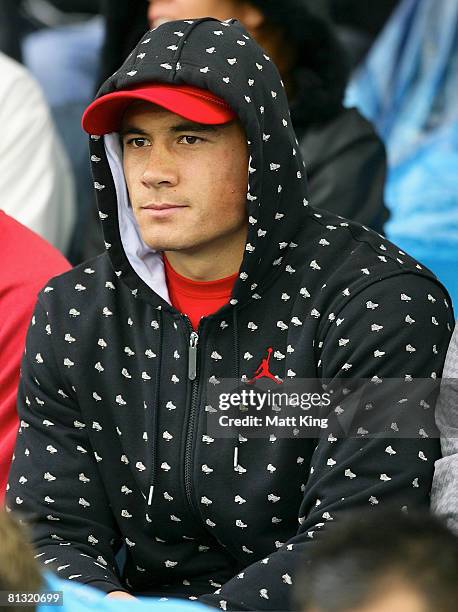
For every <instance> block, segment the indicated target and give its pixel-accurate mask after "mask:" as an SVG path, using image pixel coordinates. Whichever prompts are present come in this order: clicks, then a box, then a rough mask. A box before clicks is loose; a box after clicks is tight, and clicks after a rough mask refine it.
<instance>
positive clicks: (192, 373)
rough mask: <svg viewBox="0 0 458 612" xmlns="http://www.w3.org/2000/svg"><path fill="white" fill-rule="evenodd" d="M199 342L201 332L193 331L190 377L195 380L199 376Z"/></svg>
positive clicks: (191, 337) (189, 352)
mask: <svg viewBox="0 0 458 612" xmlns="http://www.w3.org/2000/svg"><path fill="white" fill-rule="evenodd" d="M198 342H199V334H198V333H197V332H195V331H193V332H191V336H190V337H189V351H188V378H189V380H192V381H194V380H195V379H196V376H197V344H198Z"/></svg>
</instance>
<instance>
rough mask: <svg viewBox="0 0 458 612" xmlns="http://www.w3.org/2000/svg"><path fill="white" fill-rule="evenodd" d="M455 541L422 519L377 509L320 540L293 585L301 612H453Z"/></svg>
mask: <svg viewBox="0 0 458 612" xmlns="http://www.w3.org/2000/svg"><path fill="white" fill-rule="evenodd" d="M457 576H458V537H457V536H456V535H454V534H453V533H451V532H450V531H449V530H448V529H447V528H446V527H445V526H444V525H443V524H442V523H441V522H439V520H437V519H434V518H433V517H431V516H429V515H427V514H416V513H415V512H414V513H413V514H412V513H410V512H409V513H408V514H407V513H406V514H404V513H399V512H397V513H396V512H393V511H386V510H385V511H376V510H374V511H373V512H371V513H367V514H361V513H360V514H358V513H357V514H356V515H353V516H351V517H350V516H347V517H346V518H345V517H343V518H341V520H340V522H339V523H336V524H334V525H332V526H331V527H330V529H329V530H328V532H327V533H325V534H321V536H320V538H318V539H317V541H316V543H315V548H314V550H313V552H312V554H311V556H310V559H309V561H308V562H307V563H306V564H305V563H304V567H303V570H302V572H301V573H300V575H299V576H298V577H297V578H298V579H297V580H296V589H295V594H296V608H295V609H296V610H298V611H300V612H455V611H456V607H457V601H458V581H457Z"/></svg>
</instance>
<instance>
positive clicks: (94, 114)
mask: <svg viewBox="0 0 458 612" xmlns="http://www.w3.org/2000/svg"><path fill="white" fill-rule="evenodd" d="M136 100H143V101H145V102H150V103H151V104H157V105H158V106H161V107H162V108H165V109H166V110H168V111H170V112H172V113H175V114H177V115H180V116H181V117H183V118H185V119H188V120H190V121H194V122H196V123H204V124H209V125H217V124H224V123H227V122H229V121H232V120H233V119H235V117H236V114H235V113H234V111H233V110H232V109H231V108H230V107H229V105H227V104H226V103H225V102H224V101H223V100H221V99H220V98H218V97H217V96H215V95H214V94H212V93H211V92H207V91H205V90H200V89H197V88H195V87H192V86H186V85H185V86H170V85H162V84H154V85H151V84H150V85H145V86H140V87H136V88H135V89H131V90H129V89H123V90H121V91H114V92H112V93H109V94H106V95H104V96H101V97H100V98H97V100H94V102H92V104H90V105H89V106H88V107H87V109H86V110H85V111H84V114H83V118H82V121H81V124H82V127H83V129H84V130H85V131H86V132H88V134H94V135H98V136H102V135H103V134H108V133H110V132H118V131H119V128H120V125H121V121H122V117H123V115H124V113H125V111H126V109H127V107H128V106H129V105H130V104H131V103H132V102H134V101H136Z"/></svg>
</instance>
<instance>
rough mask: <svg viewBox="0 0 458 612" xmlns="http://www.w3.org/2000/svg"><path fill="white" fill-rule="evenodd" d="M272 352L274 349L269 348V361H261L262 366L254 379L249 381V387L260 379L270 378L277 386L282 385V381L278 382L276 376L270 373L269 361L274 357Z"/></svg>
mask: <svg viewBox="0 0 458 612" xmlns="http://www.w3.org/2000/svg"><path fill="white" fill-rule="evenodd" d="M272 350H273V349H272V347H271V346H269V348H268V349H267V359H263V360H262V361H261V365H260V366H259V367H258V369H257V370H256V372H255V373H254V374H255V375H254V377H253V378H252V379H251V380H249V381H248V384H249V385H251V384H252V383H254V381H255V380H258V379H259V378H270V379H271V380H273V381H274V382H275V383H276V384H277V385H281V381H279V380H277V379H276V378H275V376H274V375H273V374H272V373H271V372H270V371H269V361H270V357H271V355H272Z"/></svg>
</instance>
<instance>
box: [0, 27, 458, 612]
mask: <svg viewBox="0 0 458 612" xmlns="http://www.w3.org/2000/svg"><path fill="white" fill-rule="evenodd" d="M83 125H84V127H85V129H86V130H88V131H89V132H90V133H91V139H90V142H91V159H92V162H93V172H94V181H95V182H94V186H95V189H96V192H97V196H98V200H99V207H100V217H101V220H102V224H103V229H104V234H105V240H106V243H107V252H106V253H105V254H104V255H102V256H100V257H98V258H96V259H94V260H93V261H90V262H88V263H86V264H85V265H83V266H81V267H79V268H76V269H75V271H73V272H71V273H69V274H66V275H63V276H61V277H59V278H57V279H56V280H55V281H53V282H52V283H51V284H50V285H49V286H48V287H47V288H45V289H44V291H43V292H42V294H41V295H40V298H39V302H38V304H37V309H36V312H35V317H34V321H33V325H32V326H31V328H30V333H29V336H28V344H27V358H26V360H25V361H24V365H23V379H22V385H21V401H20V413H21V419H22V420H23V421H24V423H23V426H22V427H21V434H20V436H18V442H17V447H16V452H15V460H14V463H13V468H12V471H11V475H10V481H9V486H10V491H9V497H8V499H9V505H10V507H12V508H15V509H18V510H20V511H21V512H22V513H23V514H24V516H25V517H26V518H27V517H29V518H33V521H34V540H35V543H36V546H37V547H38V551H39V555H40V559H41V560H42V561H43V562H45V563H49V564H51V563H52V564H54V566H55V567H56V571H57V572H58V574H59V575H61V576H64V577H68V578H73V579H76V580H79V581H81V582H85V583H88V584H91V585H93V586H96V587H98V588H100V589H102V590H104V591H105V592H106V593H110V594H112V596H117V594H119V592H124V593H126V592H127V593H133V594H141V593H149V594H154V595H162V596H168V595H176V596H181V597H198V598H200V600H201V601H202V602H204V603H207V604H209V605H213V606H216V607H220V608H221V609H224V610H229V609H236V610H240V609H252V610H253V609H254V610H279V609H283V610H284V609H290V606H291V602H290V593H291V587H292V584H293V580H294V572H295V568H296V566H297V563H298V561H299V560H300V559H301V558H302V557H303V556H306V555H307V554H308V551H309V547H310V541H311V539H313V537H314V533H315V532H317V531H318V530H319V529H320V528H322V527H323V526H324V524H325V523H326V522H327V521H328V520H332V519H333V518H334V517H335V516H336V515H338V513H339V512H340V511H344V510H345V509H352V508H364V509H366V508H370V507H372V506H373V505H377V504H386V503H388V502H390V501H391V502H393V503H396V505H397V506H398V507H399V508H400V507H404V506H405V507H411V506H423V505H426V504H427V503H428V496H429V490H430V486H431V479H432V470H433V462H434V460H435V459H436V458H437V456H438V451H439V449H438V441H437V440H435V439H434V429H433V427H434V415H433V403H426V401H425V398H423V397H422V398H421V404H420V405H417V404H418V402H419V400H420V398H419V397H418V394H417V395H415V389H417V386H416V385H410V384H406V387H407V389H406V390H405V395H403V396H402V397H401V398H400V399H399V401H391V400H390V401H388V400H387V401H386V402H382V403H376V404H372V408H373V409H374V413H375V415H376V416H377V415H378V418H379V419H381V420H382V421H384V422H385V424H386V425H387V428H386V429H384V430H383V431H384V434H386V436H387V437H385V436H384V437H380V436H379V435H378V433H377V431H378V430H377V431H376V430H374V429H372V430H371V431H359V428H358V432H357V431H356V430H355V431H354V435H353V434H352V436H350V437H348V438H347V437H346V436H340V434H339V436H340V438H338V437H337V436H336V435H335V434H336V433H338V432H336V430H335V429H329V430H325V431H324V432H323V433H322V435H316V436H315V437H314V438H313V439H306V440H304V439H299V438H296V439H288V438H281V437H275V436H274V437H272V436H269V437H268V438H267V439H265V438H259V439H254V438H250V439H248V438H247V437H245V436H243V435H239V436H237V437H235V438H233V437H223V436H219V437H218V439H216V438H214V437H212V436H210V435H209V434H208V429H207V414H208V415H210V414H211V412H212V410H214V408H213V407H212V406H211V404H210V401H209V398H210V394H211V391H212V389H214V388H215V387H217V386H218V385H220V384H222V383H223V382H224V381H225V380H226V379H236V380H237V381H240V380H241V379H243V380H244V381H248V380H250V379H251V378H253V376H254V373H255V371H256V370H257V368H258V366H259V364H260V363H261V362H262V360H263V359H264V358H265V356H266V353H267V352H268V348H269V347H272V348H273V353H272V359H271V360H270V363H269V369H270V373H271V374H273V375H274V376H275V377H276V378H277V379H278V380H279V381H280V382H281V383H282V384H283V383H284V384H285V385H286V384H287V382H288V381H291V380H293V379H296V378H297V379H319V382H321V381H325V380H329V379H330V380H331V381H333V380H338V379H339V378H340V377H344V378H345V377H349V376H351V377H353V378H354V379H370V381H371V383H372V387H374V388H379V382H382V379H383V378H385V377H386V378H390V377H391V378H393V377H399V378H401V379H402V380H403V381H404V380H406V381H407V383H410V381H413V379H415V378H417V377H419V378H427V379H428V378H430V377H432V379H434V378H436V377H437V376H440V372H441V368H442V365H443V361H444V357H445V352H446V348H447V344H448V340H449V337H450V333H451V324H452V320H453V317H452V313H451V309H450V307H449V305H448V303H447V299H446V295H445V293H444V291H443V289H442V288H441V286H440V284H439V283H438V282H437V281H436V280H435V279H434V277H433V276H432V275H431V274H430V273H429V272H428V271H426V270H424V269H423V268H422V266H421V265H420V264H418V263H417V262H415V261H414V260H412V259H411V258H410V257H409V256H408V255H406V254H404V253H400V252H399V251H398V250H397V249H396V247H394V246H393V245H391V244H390V243H388V242H387V241H385V240H384V239H383V238H381V237H380V236H379V235H378V234H374V233H372V232H370V231H368V230H366V229H364V228H362V227H361V226H359V225H357V224H352V223H350V222H346V221H343V220H342V219H340V218H337V217H335V216H333V215H331V214H328V213H322V212H320V213H319V212H317V211H316V210H315V209H313V208H311V207H309V206H308V203H307V197H306V182H305V176H304V164H303V160H302V157H301V154H300V151H299V149H298V144H297V140H296V137H295V134H294V131H293V128H292V125H291V120H290V115H289V112H288V103H287V99H286V96H285V92H284V89H283V87H282V84H281V81H280V77H279V74H278V71H277V69H276V67H275V66H274V64H273V63H272V62H271V60H270V59H269V58H268V56H267V55H266V54H265V53H264V52H263V50H262V49H261V48H260V47H259V46H258V45H257V44H256V43H255V42H254V41H253V39H252V38H251V37H250V36H249V35H248V34H247V33H246V31H245V30H244V29H243V27H242V26H241V25H240V24H239V23H238V22H234V21H229V22H220V21H218V20H215V19H211V18H205V19H202V20H196V21H194V20H185V21H179V22H170V23H167V24H164V25H162V26H160V27H158V28H157V30H155V31H153V32H148V33H147V34H146V35H145V36H144V37H143V38H142V39H141V41H140V42H139V44H138V46H137V47H136V48H135V49H134V51H133V53H132V54H131V55H130V56H129V58H128V59H127V60H126V62H125V64H124V65H123V66H122V67H121V68H120V70H119V71H118V72H117V73H115V74H114V75H113V76H112V77H111V78H110V79H109V80H108V81H107V82H106V83H105V84H104V86H103V87H102V89H101V90H100V92H99V95H98V97H97V99H96V100H95V102H94V103H93V104H92V105H91V106H90V107H89V108H88V109H87V111H86V113H85V116H84V118H83ZM247 183H248V192H247ZM186 315H188V316H186ZM261 382H262V381H261ZM263 384H268V385H270V384H272V386H273V387H275V388H276V389H280V388H281V387H280V386H279V385H276V384H274V383H273V382H272V383H271V382H270V381H268V380H267V379H265V380H264V381H263ZM412 394H413V395H412ZM369 408H370V406H369V407H367V406H366V411H369ZM334 410H335V411H336V413H335V414H337V410H338V406H336V405H333V406H332V411H334ZM342 411H343V409H342V408H340V409H339V411H338V412H339V413H341V412H342ZM329 416H332V415H331V414H330V415H329ZM406 419H407V421H409V419H410V422H411V423H413V431H414V435H410V434H409V428H408V427H407V424H406ZM417 419H418V420H417ZM420 430H421V433H420V435H419V433H418V432H419V431H420ZM380 431H381V430H380ZM368 434H370V435H368ZM393 436H394V438H396V439H392V438H393ZM409 436H410V438H411V439H408V437H409ZM291 437H293V436H292V435H291ZM404 438H406V439H404ZM122 542H124V543H125V544H126V545H127V546H126V549H127V561H126V566H125V569H124V571H123V574H122V577H121V576H120V574H119V572H118V570H117V567H116V563H115V553H116V551H117V550H118V549H119V547H120V545H121V543H122ZM215 589H216V591H217V592H216V593H212V591H214V590H215Z"/></svg>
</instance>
